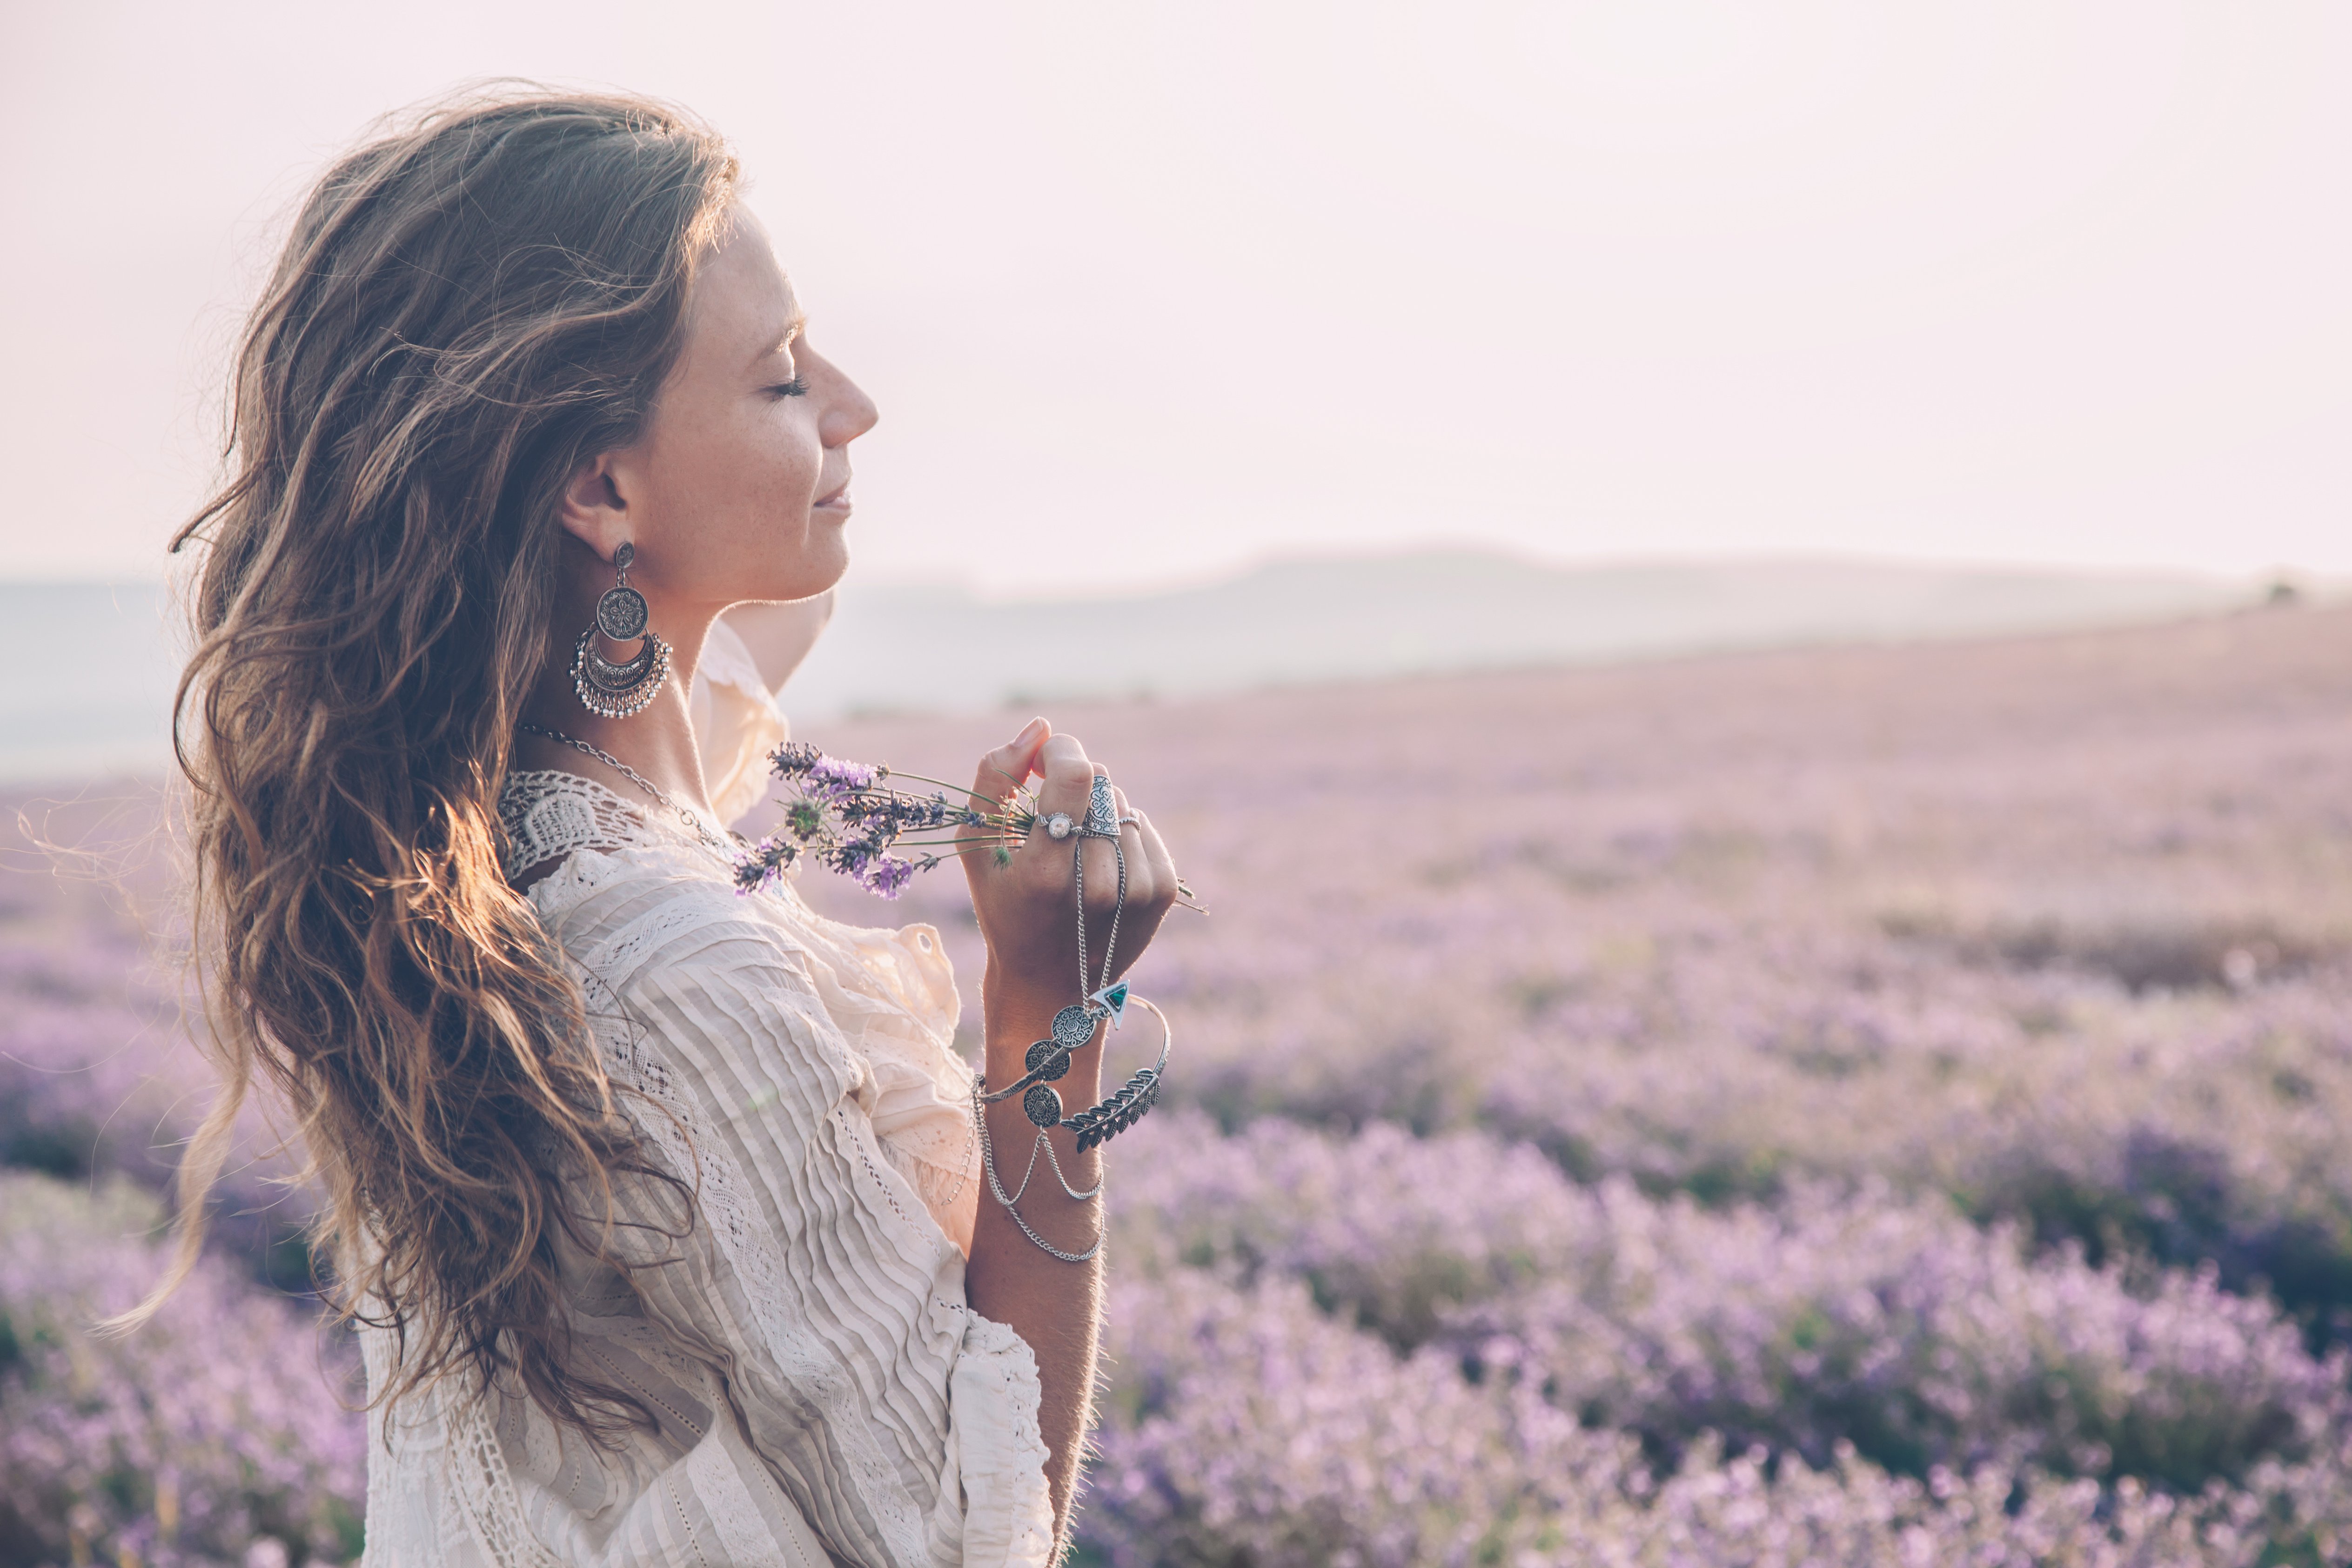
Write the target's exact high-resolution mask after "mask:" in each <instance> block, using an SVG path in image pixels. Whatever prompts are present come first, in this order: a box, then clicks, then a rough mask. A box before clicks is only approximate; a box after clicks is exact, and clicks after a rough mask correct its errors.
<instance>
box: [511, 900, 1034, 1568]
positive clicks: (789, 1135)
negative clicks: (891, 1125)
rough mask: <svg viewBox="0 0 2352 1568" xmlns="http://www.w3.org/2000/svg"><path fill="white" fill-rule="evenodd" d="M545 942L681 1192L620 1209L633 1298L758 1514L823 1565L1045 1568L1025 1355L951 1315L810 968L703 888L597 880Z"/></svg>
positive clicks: (917, 979)
mask: <svg viewBox="0 0 2352 1568" xmlns="http://www.w3.org/2000/svg"><path fill="white" fill-rule="evenodd" d="M549 913H550V911H548V910H542V918H546V917H547V916H548V915H549ZM551 925H552V926H553V928H554V934H555V936H556V937H557V939H558V941H559V942H561V943H562V946H563V948H564V951H565V952H566V953H567V954H568V955H569V956H570V957H571V959H572V962H573V963H574V964H575V965H576V966H577V969H578V971H579V972H580V973H582V974H583V979H584V983H585V984H586V985H587V989H588V999H589V1005H590V1008H591V1011H592V1013H593V1014H595V1015H596V1016H598V1018H599V1019H600V1024H599V1034H600V1037H602V1038H603V1039H604V1047H605V1050H606V1054H607V1058H608V1060H609V1062H610V1065H611V1068H612V1071H613V1073H614V1079H615V1081H616V1083H617V1084H619V1085H620V1086H621V1087H622V1088H623V1089H625V1090H634V1091H635V1094H634V1095H633V1096H632V1097H631V1102H632V1103H633V1104H634V1105H635V1108H636V1109H635V1111H634V1112H633V1114H634V1115H635V1120H636V1121H637V1122H638V1124H639V1126H640V1127H641V1128H642V1130H643V1131H644V1133H645V1135H646V1139H647V1141H648V1143H649V1145H650V1147H651V1149H652V1150H653V1151H654V1152H655V1153H656V1156H657V1158H658V1161H659V1162H660V1163H664V1164H666V1165H667V1167H668V1168H669V1169H671V1170H672V1171H673V1172H675V1173H679V1174H681V1175H683V1176H685V1177H686V1178H687V1179H688V1180H689V1181H691V1182H692V1183H694V1184H695V1185H696V1188H697V1195H696V1214H697V1217H696V1219H695V1221H694V1223H693V1224H691V1225H690V1226H688V1225H685V1224H682V1223H681V1221H682V1220H683V1219H684V1218H685V1214H684V1211H683V1210H682V1209H681V1208H680V1207H679V1206H678V1204H677V1199H676V1198H675V1197H674V1196H672V1195H669V1194H667V1193H666V1190H665V1189H662V1188H660V1187H658V1186H657V1185H656V1184H638V1185H635V1186H632V1187H630V1188H629V1189H627V1191H626V1192H625V1194H623V1199H622V1201H623V1202H624V1204H625V1205H626V1212H625V1215H624V1216H623V1217H624V1218H625V1219H627V1220H630V1221H634V1222H635V1224H634V1225H631V1226H625V1227H624V1228H623V1230H622V1232H621V1234H622V1235H623V1236H624V1237H627V1238H628V1239H627V1241H626V1242H625V1246H626V1247H630V1248H633V1249H635V1256H633V1258H632V1259H631V1260H632V1261H633V1262H637V1263H639V1264H641V1265H643V1267H641V1268H638V1270H637V1271H636V1272H635V1276H634V1279H635V1294H636V1296H637V1297H638V1299H639V1300H641V1301H642V1303H643V1307H644V1310H645V1312H646V1315H647V1316H648V1317H650V1318H651V1319H652V1320H653V1321H656V1323H658V1324H659V1325H660V1326H661V1328H662V1329H664V1330H665V1331H667V1332H666V1337H667V1339H668V1340H669V1341H670V1342H673V1343H676V1344H677V1345H680V1346H683V1347H685V1348H686V1349H687V1351H688V1353H690V1354H691V1355H692V1356H693V1357H694V1358H695V1359H697V1360H698V1361H700V1362H702V1363H704V1364H706V1365H709V1366H713V1367H718V1368H723V1369H726V1370H725V1373H724V1376H725V1382H726V1387H727V1401H726V1403H727V1404H729V1405H733V1406H734V1407H735V1408H736V1410H737V1412H738V1413H739V1419H740V1436H741V1438H742V1439H743V1441H744V1442H745V1443H747V1444H748V1446H749V1448H750V1450H751V1452H752V1453H755V1454H756V1455H757V1456H758V1458H759V1459H760V1460H761V1463H762V1468H764V1471H765V1473H766V1476H767V1477H768V1478H769V1479H771V1480H772V1484H773V1489H774V1491H775V1493H776V1494H777V1497H778V1500H780V1501H781V1502H784V1503H788V1504H789V1505H790V1507H791V1509H792V1510H793V1512H794V1513H796V1514H797V1516H798V1517H799V1518H800V1519H802V1520H804V1521H806V1523H807V1524H808V1526H809V1527H810V1528H811V1529H812V1530H813V1531H814V1532H815V1534H816V1536H817V1537H818V1538H819V1539H820V1540H821V1541H822V1542H824V1547H825V1550H826V1551H827V1552H830V1553H831V1554H832V1555H833V1557H834V1558H835V1560H836V1561H841V1562H852V1563H890V1564H899V1563H905V1564H914V1563H958V1562H961V1563H969V1564H975V1565H978V1564H997V1563H1006V1564H1012V1563H1034V1564H1044V1563H1046V1562H1048V1561H1049V1559H1050V1558H1051V1556H1052V1554H1053V1548H1054V1523H1053V1510H1052V1505H1051V1502H1050V1500H1049V1498H1048V1496H1047V1492H1046V1488H1045V1443H1044V1439H1043V1437H1042V1436H1041V1435H1040V1433H1039V1430H1038V1425H1037V1408H1038V1385H1037V1371H1036V1364H1035V1362H1034V1358H1033V1357H1032V1355H1031V1353H1030V1351H1029V1348H1028V1346H1027V1345H1026V1344H1025V1343H1024V1342H1023V1341H1022V1340H1021V1339H1020V1337H1019V1336H1018V1335H1016V1334H1014V1333H1013V1331H1011V1330H1010V1329H1007V1328H1005V1327H1003V1325H1001V1324H998V1323H995V1322H992V1321H989V1320H987V1319H984V1318H982V1317H981V1316H979V1315H978V1314H977V1313H975V1312H973V1311H972V1310H971V1309H970V1307H969V1306H968V1305H966V1303H965V1300H964V1287H963V1268H964V1255H963V1251H962V1249H961V1247H959V1246H958V1245H957V1243H956V1241H955V1240H954V1239H953V1238H951V1237H950V1236H949V1235H948V1234H946V1232H945V1231H944V1230H943V1229H942V1227H941V1226H940V1224H939V1223H938V1221H937V1220H936V1218H935V1217H934V1215H932V1214H931V1213H930V1212H929V1205H927V1204H926V1203H925V1201H924V1199H923V1196H922V1194H920V1193H919V1192H918V1190H917V1189H916V1186H915V1184H913V1183H912V1182H911V1181H910V1180H909V1179H908V1176H907V1175H906V1174H905V1173H903V1172H902V1171H901V1169H900V1168H899V1166H898V1163H897V1162H895V1161H893V1160H892V1159H891V1158H890V1157H889V1156H888V1155H887V1153H886V1152H885V1151H884V1149H883V1148H882V1146H881V1145H880V1144H879V1143H878V1142H877V1138H876V1135H875V1129H876V1125H877V1117H878V1116H879V1115H880V1114H881V1113H882V1111H883V1101H884V1100H886V1098H887V1095H888V1094H889V1093H890V1092H891V1091H890V1090H889V1089H887V1087H886V1082H885V1080H886V1079H887V1077H888V1076H889V1075H888V1074H887V1073H886V1072H885V1071H883V1070H881V1068H880V1065H879V1064H875V1065H869V1063H868V1062H867V1060H866V1058H865V1056H864V1055H862V1054H861V1052H860V1051H858V1050H856V1049H852V1048H851V1047H850V1045H849V1043H848V1041H847V1040H846V1039H845V1037H844V1034H843V1032H842V1030H841V1028H840V1027H839V1026H837V1025H836V1023H835V1019H834V1017H833V1016H832V1015H831V1011H830V1009H829V1007H828V1001H829V1000H832V1001H836V1002H837V1001H838V1000H839V998H838V997H834V998H828V996H827V994H826V993H827V991H828V989H829V987H830V984H831V983H830V982H829V981H828V979H827V971H828V968H829V966H828V965H827V964H825V963H823V962H822V961H821V960H819V959H817V958H816V957H815V956H814V955H813V954H812V953H811V952H808V951H806V950H804V949H803V948H801V947H799V946H797V945H796V943H795V942H794V940H793V935H792V933H791V932H790V931H788V930H785V929H783V928H782V926H780V925H779V924H778V923H777V922H776V921H774V920H772V919H770V918H768V917H766V916H765V915H764V914H763V913H762V912H761V911H760V910H757V909H755V908H753V907H751V906H750V905H748V904H747V902H746V901H744V900H739V899H737V898H736V897H735V896H734V895H733V894H732V893H731V892H730V890H729V889H728V888H727V887H726V886H725V885H724V884H723V883H719V882H717V881H713V880H704V879H682V878H654V877H644V876H620V877H614V878H612V879H609V880H606V881H604V883H603V884H602V885H601V886H596V887H594V888H593V889H588V890H586V891H585V892H584V894H583V896H582V897H580V898H579V899H578V900H576V901H574V902H572V903H571V904H570V906H569V907H568V908H566V909H564V910H562V912H561V913H560V914H559V915H556V917H555V918H554V919H553V920H551ZM906 983H907V984H910V985H918V986H928V985H929V984H931V983H932V981H931V977H929V976H928V975H924V974H922V973H916V974H914V975H912V976H911V977H909V978H908V980H907V982H906ZM950 989H951V988H950ZM681 1231H683V1233H684V1234H683V1237H682V1238H680V1239H676V1240H672V1239H670V1237H677V1235H678V1233H679V1232H681ZM714 1440H715V1439H714ZM678 1477H685V1478H687V1479H686V1481H685V1483H684V1484H687V1485H689V1486H690V1485H691V1473H690V1467H688V1468H679V1467H673V1468H672V1469H671V1471H670V1478H671V1479H669V1481H668V1482H667V1484H669V1485H671V1486H672V1487H673V1488H675V1487H676V1486H677V1485H678V1484H680V1483H679V1482H678V1480H677V1478H678Z"/></svg>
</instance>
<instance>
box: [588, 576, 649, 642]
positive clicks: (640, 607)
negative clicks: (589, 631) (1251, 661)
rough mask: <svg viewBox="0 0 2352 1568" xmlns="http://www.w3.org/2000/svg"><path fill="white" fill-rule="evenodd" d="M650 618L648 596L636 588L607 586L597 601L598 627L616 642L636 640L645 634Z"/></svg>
mask: <svg viewBox="0 0 2352 1568" xmlns="http://www.w3.org/2000/svg"><path fill="white" fill-rule="evenodd" d="M650 618H651V612H650V611H648V610H647V609H646V596H645V595H643V594H640V593H638V592H637V591H636V590H635V588H607V589H605V590H604V597H603V598H601V599H599V600H597V601H596V629H597V630H598V631H600V632H603V633H604V635H605V636H606V637H611V638H612V639H613V640H614V642H634V641H635V640H636V639H637V638H639V637H643V636H645V635H646V621H647V620H648V619H650Z"/></svg>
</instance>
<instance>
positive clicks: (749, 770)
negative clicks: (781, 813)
mask: <svg viewBox="0 0 2352 1568" xmlns="http://www.w3.org/2000/svg"><path fill="white" fill-rule="evenodd" d="M687 712H688V716H689V717H690V718H691V720H692V721H693V723H694V739H695V746H696V749H697V750H698V751H699V752H701V753H702V783H703V787H704V790H705V792H706V793H707V794H708V795H709V797H710V805H711V807H712V809H713V810H715V811H717V812H718V814H719V821H721V822H733V821H736V820H737V819H738V818H740V817H741V816H743V815H744V813H746V812H748V811H750V810H751V808H752V807H753V806H755V805H759V804H760V796H761V795H762V794H763V793H764V792H765V791H766V789H767V787H768V755H769V753H770V752H773V751H774V750H775V749H776V748H777V747H778V746H781V745H782V744H783V743H784V742H786V741H788V740H790V739H792V726H791V725H790V723H788V722H787V721H785V718H784V711H783V710H782V708H779V707H778V706H776V698H775V693H773V692H772V691H771V690H769V689H768V683H767V682H766V681H765V680H764V679H761V675H760V666H759V664H758V662H757V661H756V660H755V659H753V658H752V657H751V648H750V647H748V646H747V645H746V644H745V643H744V641H743V638H742V635H741V634H740V633H739V632H738V631H736V629H735V628H734V627H733V626H730V625H728V624H727V622H726V621H725V620H724V619H723V618H722V619H719V620H717V621H714V622H712V623H711V626H710V634H709V637H706V638H704V640H703V644H702V658H701V659H700V661H699V662H698V663H697V664H696V665H695V668H694V687H693V689H691V690H690V691H689V692H688V694H687Z"/></svg>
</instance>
